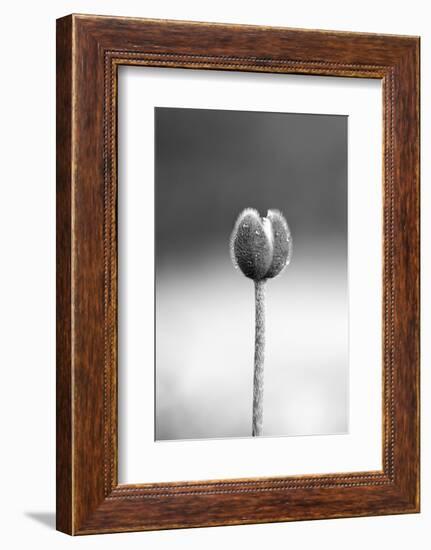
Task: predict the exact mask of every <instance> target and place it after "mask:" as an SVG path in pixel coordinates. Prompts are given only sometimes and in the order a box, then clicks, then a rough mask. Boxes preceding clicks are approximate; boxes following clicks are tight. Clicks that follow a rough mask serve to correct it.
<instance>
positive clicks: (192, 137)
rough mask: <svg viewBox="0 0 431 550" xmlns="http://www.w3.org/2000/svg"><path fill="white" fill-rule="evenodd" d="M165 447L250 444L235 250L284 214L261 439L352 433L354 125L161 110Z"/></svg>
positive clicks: (241, 281)
mask: <svg viewBox="0 0 431 550" xmlns="http://www.w3.org/2000/svg"><path fill="white" fill-rule="evenodd" d="M155 140H156V148H155V173H156V177H155V179H156V181H155V195H156V199H155V209H156V362H155V368H156V388H155V392H156V411H155V414H156V418H155V430H156V439H157V440H173V439H198V438H220V437H222V438H225V437H250V436H251V415H252V388H253V355H254V287H253V282H252V281H251V280H250V279H247V278H246V277H244V276H243V275H242V273H241V272H240V271H238V270H235V269H234V267H233V265H232V262H231V259H230V254H229V238H230V234H231V231H232V229H233V225H234V222H235V220H236V217H237V216H238V214H239V213H240V212H241V211H242V210H243V209H244V208H246V207H251V208H256V209H257V210H258V211H259V212H260V214H261V215H262V216H264V215H266V213H267V210H268V209H270V208H274V209H279V210H281V211H282V212H283V213H284V215H285V217H286V219H287V221H288V224H289V226H290V229H291V232H292V236H293V257H292V261H291V264H290V266H288V268H287V269H286V270H285V271H284V272H283V273H282V274H281V275H280V276H278V277H277V278H275V279H273V280H270V281H269V282H268V284H267V310H266V311H267V317H266V323H267V329H266V330H267V332H266V361H265V393H264V435H265V436H289V435H311V434H316V435H317V434H335V433H346V432H347V431H348V294H347V292H348V289H347V117H345V116H339V115H317V114H316V115H314V114H313V115H311V114H289V113H267V112H265V113H264V112H241V111H220V110H203V109H178V108H172V109H171V108H156V109H155Z"/></svg>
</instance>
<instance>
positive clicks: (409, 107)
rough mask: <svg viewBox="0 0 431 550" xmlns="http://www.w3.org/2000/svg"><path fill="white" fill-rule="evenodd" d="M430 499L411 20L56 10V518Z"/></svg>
mask: <svg viewBox="0 0 431 550" xmlns="http://www.w3.org/2000/svg"><path fill="white" fill-rule="evenodd" d="M418 511H419V38H417V37H411V36H393V35H377V34H359V33H345V32H335V31H316V30H313V31H311V30H310V31H309V30H297V29H288V28H270V27H256V26H241V25H225V24H214V23H193V22H181V21H158V20H150V19H132V18H118V17H99V16H90V15H70V16H67V17H64V18H62V19H59V20H58V21H57V528H58V529H59V530H60V531H63V532H65V533H68V534H72V535H81V534H91V533H105V532H120V531H141V530H152V529H170V528H181V527H202V526H216V525H233V524H245V523H263V522H275V521H291V520H306V519H321V518H339V517H349V516H371V515H384V514H400V513H414V512H418Z"/></svg>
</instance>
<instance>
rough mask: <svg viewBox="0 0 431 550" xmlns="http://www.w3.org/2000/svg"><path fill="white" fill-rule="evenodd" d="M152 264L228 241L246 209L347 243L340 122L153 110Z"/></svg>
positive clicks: (303, 233) (300, 234) (304, 233)
mask: <svg viewBox="0 0 431 550" xmlns="http://www.w3.org/2000/svg"><path fill="white" fill-rule="evenodd" d="M155 122H156V124H155V128H156V135H155V139H156V159H155V167H156V242H157V258H158V259H159V260H160V261H163V259H164V257H165V255H166V254H169V253H170V251H175V252H178V251H179V250H180V249H182V248H184V247H185V248H186V249H187V250H188V251H191V249H192V248H199V247H201V246H208V244H209V241H215V242H217V241H218V240H222V239H226V235H227V234H229V232H230V230H231V225H232V224H233V222H234V220H235V218H236V216H237V215H238V213H239V212H240V211H241V210H242V209H243V208H245V207H253V208H257V209H258V210H259V212H260V213H261V214H262V215H265V214H266V211H267V210H268V208H277V209H279V210H281V211H282V212H283V213H284V214H285V216H286V217H287V219H288V222H289V225H290V227H291V230H292V233H293V235H294V236H295V237H296V238H299V239H301V238H308V237H313V235H320V236H323V235H325V234H327V235H328V236H329V237H330V238H333V237H336V238H337V239H346V238H347V185H346V182H347V117H346V116H336V115H308V114H306V115H304V114H290V113H267V112H250V111H221V110H204V109H177V108H172V109H171V108H156V109H155Z"/></svg>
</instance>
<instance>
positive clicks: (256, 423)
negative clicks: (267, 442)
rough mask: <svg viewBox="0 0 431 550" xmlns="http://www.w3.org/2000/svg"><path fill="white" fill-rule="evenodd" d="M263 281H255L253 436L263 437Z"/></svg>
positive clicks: (264, 282)
mask: <svg viewBox="0 0 431 550" xmlns="http://www.w3.org/2000/svg"><path fill="white" fill-rule="evenodd" d="M265 284H266V281H265V280H260V281H255V282H254V285H255V286H254V289H255V306H256V314H255V325H256V329H255V330H256V332H255V342H254V376H253V431H252V434H253V436H259V435H263V367H264V362H265Z"/></svg>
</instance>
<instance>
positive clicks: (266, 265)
mask: <svg viewBox="0 0 431 550" xmlns="http://www.w3.org/2000/svg"><path fill="white" fill-rule="evenodd" d="M231 255H232V261H233V263H234V265H235V267H239V268H240V269H241V271H242V272H243V273H244V275H245V276H246V277H249V278H250V279H253V280H254V281H261V280H263V279H270V278H273V277H276V276H277V275H278V274H279V273H281V272H282V271H283V269H284V268H285V267H286V266H287V265H288V264H289V262H290V258H291V255H292V238H291V235H290V231H289V227H288V225H287V222H286V220H285V219H284V216H283V214H282V213H281V212H279V211H278V210H268V214H267V216H266V217H265V218H261V217H260V215H259V212H258V211H257V210H254V209H253V208H246V209H245V210H243V211H242V212H241V214H240V215H239V216H238V219H237V221H236V223H235V227H234V230H233V232H232V236H231Z"/></svg>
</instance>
